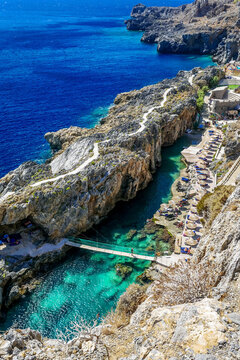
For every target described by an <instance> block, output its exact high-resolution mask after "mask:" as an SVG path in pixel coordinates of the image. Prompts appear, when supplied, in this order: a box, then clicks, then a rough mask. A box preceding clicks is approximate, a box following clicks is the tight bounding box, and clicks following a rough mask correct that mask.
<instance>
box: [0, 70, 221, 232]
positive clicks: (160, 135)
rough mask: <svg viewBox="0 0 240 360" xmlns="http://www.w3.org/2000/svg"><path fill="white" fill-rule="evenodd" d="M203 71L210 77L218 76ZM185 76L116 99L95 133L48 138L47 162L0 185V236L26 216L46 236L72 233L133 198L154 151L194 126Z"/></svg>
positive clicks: (156, 156)
mask: <svg viewBox="0 0 240 360" xmlns="http://www.w3.org/2000/svg"><path fill="white" fill-rule="evenodd" d="M203 73H204V74H205V73H206V74H209V77H210V78H211V77H213V76H215V75H216V74H217V73H218V74H220V73H221V71H220V70H219V69H216V68H209V69H208V70H205V71H203ZM190 76H191V72H189V73H188V72H180V73H179V74H178V76H177V77H176V78H175V79H173V80H165V81H163V82H161V83H159V84H156V85H152V86H147V87H145V88H143V89H142V90H139V91H137V90H135V91H132V92H129V93H123V94H120V95H118V96H117V98H116V99H115V105H114V106H113V107H112V108H111V109H110V111H109V115H108V116H107V117H106V118H105V119H103V120H102V124H101V125H97V126H96V127H95V128H94V129H89V130H88V129H79V128H76V127H75V128H70V129H63V130H60V131H58V132H57V133H48V134H47V135H46V138H47V139H48V140H49V142H50V145H51V146H52V148H53V150H54V151H55V152H54V155H53V157H52V158H51V159H49V160H48V161H47V162H46V163H45V164H41V165H39V164H36V163H34V162H27V163H24V164H22V165H21V166H20V167H19V168H18V169H16V170H14V171H12V172H10V173H9V174H7V175H6V176H5V177H4V178H3V179H1V180H0V196H1V197H0V232H8V233H11V232H13V231H16V230H17V228H18V226H19V225H21V224H22V222H23V221H25V220H26V219H30V220H31V221H32V223H34V224H36V225H37V226H39V227H40V228H41V229H43V230H44V231H45V233H46V234H47V235H48V236H50V237H52V238H58V237H62V236H66V235H73V234H79V233H81V232H83V231H85V230H87V229H89V228H90V227H91V226H92V225H93V224H96V223H99V221H101V219H103V218H104V217H105V216H106V215H107V214H108V213H109V211H110V210H112V209H113V208H114V206H115V204H116V203H117V202H118V201H120V200H129V199H132V198H133V197H135V196H136V193H137V192H138V191H139V190H141V189H144V188H145V187H146V186H147V185H148V183H149V182H150V181H151V179H152V173H153V172H154V171H155V170H156V168H157V167H158V166H160V164H161V147H162V146H169V145H172V144H173V143H174V142H175V140H176V139H177V138H178V137H180V136H181V135H182V134H183V133H184V132H185V130H186V129H187V128H191V127H192V125H193V122H194V121H195V116H196V112H197V107H196V97H197V91H196V90H197V87H193V86H191V85H190V84H189V77H190ZM169 89H170V90H169ZM165 100H166V101H165ZM162 105H164V106H162ZM57 150H58V151H57Z"/></svg>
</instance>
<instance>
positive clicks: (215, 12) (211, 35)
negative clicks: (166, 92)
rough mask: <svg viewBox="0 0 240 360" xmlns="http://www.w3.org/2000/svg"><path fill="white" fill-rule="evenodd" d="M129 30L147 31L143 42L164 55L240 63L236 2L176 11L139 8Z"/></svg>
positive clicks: (218, 0) (200, 0)
mask: <svg viewBox="0 0 240 360" xmlns="http://www.w3.org/2000/svg"><path fill="white" fill-rule="evenodd" d="M131 16H132V18H131V19H130V20H127V21H126V24H127V28H128V30H134V31H144V34H143V36H142V41H144V42H146V43H156V44H157V46H158V47H157V49H158V51H159V53H163V54H171V53H175V54H201V55H203V54H205V55H211V56H213V60H214V61H216V62H218V63H219V64H224V63H226V62H228V61H231V60H232V59H234V60H237V59H239V43H240V38H239V26H240V4H239V2H238V1H232V0H195V1H194V2H193V3H191V4H187V5H182V6H179V7H177V8H175V7H167V6H163V7H156V6H154V7H146V6H145V5H142V4H139V5H136V6H135V7H134V8H133V10H132V14H131Z"/></svg>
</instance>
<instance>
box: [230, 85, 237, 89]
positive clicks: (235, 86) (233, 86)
mask: <svg viewBox="0 0 240 360" xmlns="http://www.w3.org/2000/svg"><path fill="white" fill-rule="evenodd" d="M228 88H229V89H230V90H235V89H237V88H239V85H228Z"/></svg>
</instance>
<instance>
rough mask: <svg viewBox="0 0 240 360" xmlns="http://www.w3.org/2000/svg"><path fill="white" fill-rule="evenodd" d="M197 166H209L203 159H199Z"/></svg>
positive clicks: (203, 167)
mask: <svg viewBox="0 0 240 360" xmlns="http://www.w3.org/2000/svg"><path fill="white" fill-rule="evenodd" d="M197 166H198V167H200V168H202V169H205V168H206V167H207V165H206V164H205V162H203V161H198V162H197Z"/></svg>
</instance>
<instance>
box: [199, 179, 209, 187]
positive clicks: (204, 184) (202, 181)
mask: <svg viewBox="0 0 240 360" xmlns="http://www.w3.org/2000/svg"><path fill="white" fill-rule="evenodd" d="M199 185H201V186H206V185H207V183H206V181H204V180H200V181H199Z"/></svg>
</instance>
